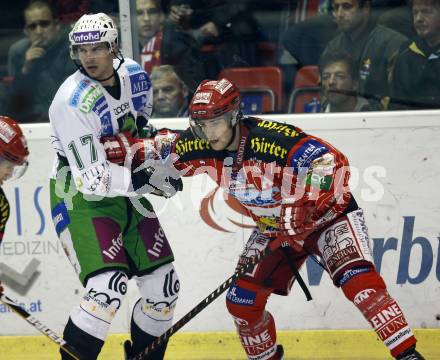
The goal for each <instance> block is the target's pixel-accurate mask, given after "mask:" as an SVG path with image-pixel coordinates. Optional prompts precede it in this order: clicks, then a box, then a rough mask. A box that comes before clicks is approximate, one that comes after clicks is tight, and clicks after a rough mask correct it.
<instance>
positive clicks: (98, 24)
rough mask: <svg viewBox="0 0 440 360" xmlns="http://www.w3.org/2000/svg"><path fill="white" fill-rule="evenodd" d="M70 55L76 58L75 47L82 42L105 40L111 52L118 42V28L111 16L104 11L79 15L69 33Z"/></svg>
mask: <svg viewBox="0 0 440 360" xmlns="http://www.w3.org/2000/svg"><path fill="white" fill-rule="evenodd" d="M69 40H70V57H71V58H72V59H74V60H75V59H78V56H77V53H76V49H75V48H76V47H77V46H78V45H84V44H96V43H101V42H106V43H108V44H109V46H110V49H111V51H112V52H114V51H115V48H116V45H117V44H118V29H117V28H116V25H115V23H114V21H113V20H112V18H111V17H110V16H108V15H106V14H104V13H98V14H86V15H83V16H81V17H80V18H79V19H78V21H77V22H76V23H75V25H74V26H73V29H72V31H71V32H70V33H69Z"/></svg>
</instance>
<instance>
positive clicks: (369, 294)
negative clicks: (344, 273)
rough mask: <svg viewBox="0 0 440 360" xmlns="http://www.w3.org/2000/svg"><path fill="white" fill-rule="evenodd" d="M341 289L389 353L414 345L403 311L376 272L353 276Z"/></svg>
mask: <svg viewBox="0 0 440 360" xmlns="http://www.w3.org/2000/svg"><path fill="white" fill-rule="evenodd" d="M342 290H343V291H344V294H345V296H346V297H347V298H348V299H349V300H350V301H352V302H353V303H354V304H355V305H356V306H357V308H358V309H359V310H360V311H361V312H362V314H363V315H364V317H365V318H366V319H367V320H368V322H369V323H370V324H371V326H372V327H373V329H374V331H376V333H377V335H378V336H379V338H380V339H381V340H382V341H383V343H384V344H385V345H386V346H387V347H388V349H389V350H390V352H391V355H392V356H394V357H396V356H397V355H399V354H400V353H402V352H403V351H405V350H406V349H408V348H409V347H411V346H413V345H415V343H416V341H417V340H416V338H415V337H414V335H413V333H412V330H411V328H410V327H409V325H408V323H407V322H406V320H405V317H404V315H403V312H402V310H401V309H400V307H399V305H398V304H397V302H396V300H394V299H393V298H392V297H391V296H390V295H389V294H388V292H387V290H386V286H385V283H384V282H383V280H382V278H381V277H380V275H379V274H378V273H377V272H375V271H373V272H368V273H364V274H360V275H358V276H356V277H354V278H353V279H351V280H350V281H348V282H347V283H345V284H344V285H343V286H342Z"/></svg>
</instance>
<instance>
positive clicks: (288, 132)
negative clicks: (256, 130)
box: [258, 120, 299, 137]
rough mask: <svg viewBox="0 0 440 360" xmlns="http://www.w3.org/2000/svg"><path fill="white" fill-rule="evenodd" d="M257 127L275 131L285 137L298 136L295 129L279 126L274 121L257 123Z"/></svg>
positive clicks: (283, 125)
mask: <svg viewBox="0 0 440 360" xmlns="http://www.w3.org/2000/svg"><path fill="white" fill-rule="evenodd" d="M258 127H262V128H263V129H267V130H271V131H275V132H277V133H278V134H283V135H285V136H287V137H295V136H298V135H299V132H297V131H296V130H295V129H293V128H292V127H291V126H289V125H285V124H280V123H277V122H274V121H266V120H263V121H260V122H259V123H258Z"/></svg>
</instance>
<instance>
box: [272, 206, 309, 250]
mask: <svg viewBox="0 0 440 360" xmlns="http://www.w3.org/2000/svg"><path fill="white" fill-rule="evenodd" d="M314 210H315V202H314V201H308V200H305V199H300V200H297V201H295V202H293V203H285V204H282V206H281V213H280V224H279V228H280V230H281V234H282V236H283V237H285V240H286V241H287V242H288V243H289V245H290V246H291V247H292V248H293V249H295V250H296V251H300V250H301V249H302V247H303V245H304V240H305V239H306V238H307V236H309V235H310V234H311V233H312V232H313V231H314V230H315V222H314V221H313V220H312V214H313V211H314Z"/></svg>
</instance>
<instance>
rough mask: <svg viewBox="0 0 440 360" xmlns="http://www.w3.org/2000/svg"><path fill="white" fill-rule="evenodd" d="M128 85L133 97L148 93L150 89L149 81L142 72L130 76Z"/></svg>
mask: <svg viewBox="0 0 440 360" xmlns="http://www.w3.org/2000/svg"><path fill="white" fill-rule="evenodd" d="M130 83H131V93H132V94H133V95H136V94H139V93H140V92H143V91H148V90H150V88H151V81H150V79H149V78H148V76H147V74H145V73H144V72H140V73H137V74H134V75H130Z"/></svg>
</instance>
